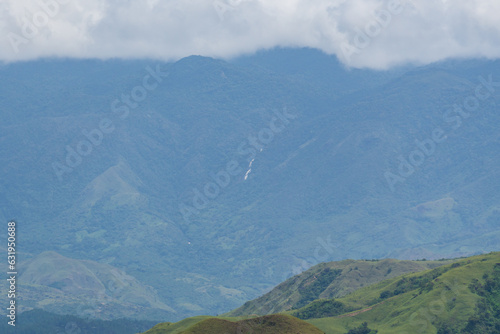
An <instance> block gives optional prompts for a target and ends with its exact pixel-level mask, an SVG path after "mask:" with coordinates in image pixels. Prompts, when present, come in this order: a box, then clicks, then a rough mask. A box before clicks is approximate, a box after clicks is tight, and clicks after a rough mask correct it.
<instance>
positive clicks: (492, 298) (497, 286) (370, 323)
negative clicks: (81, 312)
mask: <svg viewBox="0 0 500 334" xmlns="http://www.w3.org/2000/svg"><path fill="white" fill-rule="evenodd" d="M440 264H441V265H440ZM342 265H343V266H344V269H343V270H344V271H346V270H347V272H348V273H349V272H352V271H354V268H357V269H356V270H357V271H358V274H359V276H360V277H365V280H367V281H368V280H369V279H368V278H369V277H370V273H379V272H380V271H381V269H382V268H386V267H387V266H388V267H389V268H393V270H391V272H390V273H389V274H392V271H397V270H407V269H408V268H413V269H415V268H416V267H418V266H421V267H422V268H432V269H424V270H421V271H419V272H412V273H406V274H403V275H399V276H397V277H391V278H388V279H385V280H379V282H377V283H374V284H371V285H367V286H365V287H362V288H358V289H355V291H353V292H351V293H349V294H346V295H345V296H344V297H341V298H336V299H331V298H330V299H328V298H321V299H317V300H314V301H312V302H310V303H308V304H307V305H305V306H304V307H301V308H298V309H293V310H289V311H286V312H284V313H279V314H273V315H270V316H261V317H258V316H256V315H248V316H246V317H228V316H227V315H228V314H231V315H234V314H236V313H238V312H243V311H248V310H250V309H251V308H253V309H257V310H261V309H263V308H262V307H259V305H258V300H255V301H251V302H249V303H247V304H245V305H246V307H245V308H239V309H237V310H234V311H232V312H229V313H228V314H226V315H224V316H221V317H208V316H204V317H193V318H188V319H184V320H182V321H180V322H178V323H174V324H172V323H163V324H159V325H157V326H155V327H154V328H152V329H151V330H150V331H148V332H146V334H181V333H186V334H187V333H225V332H227V333H233V332H234V333H236V332H235V330H236V329H238V328H239V329H240V331H239V332H238V333H245V331H244V330H245V329H246V328H247V327H246V326H254V327H250V328H251V329H252V330H254V332H252V331H249V333H295V332H293V331H290V330H289V329H286V328H287V327H286V326H288V325H287V323H288V322H290V321H291V322H292V323H293V324H295V325H294V326H299V325H298V324H299V323H300V322H296V320H295V319H296V318H299V319H302V320H304V321H307V322H308V323H309V324H312V325H314V326H316V327H317V328H319V329H320V330H321V331H323V332H324V333H326V334H346V333H348V332H350V333H368V332H369V330H373V331H377V330H378V333H384V334H385V333H387V334H391V333H398V334H410V333H424V334H425V333H429V334H431V333H432V334H436V333H438V334H490V333H491V334H494V333H500V252H496V253H490V254H484V255H478V256H473V257H468V258H462V259H455V260H446V261H395V260H381V261H352V260H348V261H342V262H332V263H324V264H321V265H318V266H315V267H313V268H311V269H310V270H308V271H307V272H304V273H303V274H301V275H297V276H295V277H293V278H292V279H289V280H287V281H286V282H284V283H282V284H280V285H279V286H278V287H276V288H275V289H273V290H272V291H271V292H272V293H269V294H268V295H269V296H272V297H273V298H274V297H275V296H276V295H277V294H278V293H279V292H281V293H283V294H284V296H283V297H282V298H281V299H280V300H286V298H290V297H286V296H295V297H293V298H295V299H294V300H295V301H296V300H297V299H296V296H302V297H303V296H304V294H301V292H299V291H298V290H299V289H300V288H299V287H300V286H302V287H304V286H310V287H311V286H314V282H323V283H322V284H321V289H318V290H315V289H312V288H311V290H310V291H313V292H314V293H317V292H318V291H319V290H322V291H334V290H335V286H334V285H335V282H336V283H337V284H347V283H346V282H344V281H342V280H338V277H340V275H343V273H340V274H339V273H338V272H335V270H336V269H334V266H337V267H338V268H340V266H342ZM412 265H413V266H412ZM351 267H353V268H352V269H353V270H350V269H351ZM377 267H378V269H377ZM327 269H328V270H327ZM375 269H376V270H375ZM332 273H335V274H332ZM389 274H387V275H388V276H389ZM311 275H312V276H313V277H315V281H314V282H313V283H311V282H310V281H309V280H308V279H309V277H310V276H311ZM375 276H376V275H375ZM332 277H333V279H332ZM329 279H332V281H330V282H329V283H328V280H329ZM346 281H347V279H346ZM304 282H308V284H305V285H304V284H302V283H304ZM292 283H294V284H292ZM301 284H302V285H301ZM351 288H353V287H351ZM353 289H354V288H353ZM337 290H338V291H345V290H341V289H337ZM328 293H331V292H328ZM321 294H322V293H320V295H321ZM278 299H279V298H275V299H273V300H274V303H275V305H277V306H276V307H281V306H282V305H284V304H283V303H281V304H280V303H277V302H276V301H277V300H278ZM259 300H263V301H264V302H267V304H265V305H270V302H269V301H266V299H265V298H263V299H262V297H261V298H259ZM295 305H298V303H296V304H295ZM285 315H286V316H293V317H288V318H278V319H281V320H280V321H281V322H279V321H276V320H275V319H276V318H274V317H277V316H279V317H282V316H285ZM294 317H296V318H294ZM273 319H274V320H273ZM285 320H286V321H285ZM292 320H293V321H292ZM270 322H275V323H277V324H279V326H275V327H273V330H278V331H268V330H271V328H269V327H270V326H269V324H270ZM365 323H366V325H365ZM256 324H257V325H256ZM294 328H295V327H294ZM296 328H302V327H300V326H299V327H296ZM242 330H243V331H242ZM297 333H302V332H297ZM307 333H308V332H307ZM313 333H315V332H313Z"/></svg>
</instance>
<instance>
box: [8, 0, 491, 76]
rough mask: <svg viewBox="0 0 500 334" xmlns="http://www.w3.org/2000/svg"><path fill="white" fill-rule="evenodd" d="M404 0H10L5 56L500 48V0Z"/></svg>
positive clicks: (369, 62) (396, 59)
mask: <svg viewBox="0 0 500 334" xmlns="http://www.w3.org/2000/svg"><path fill="white" fill-rule="evenodd" d="M397 1H398V0H315V1H311V0H147V1H136V0H3V1H2V2H1V3H0V60H4V61H16V60H27V59H34V58H38V57H48V56H60V57H92V58H111V57H122V58H131V57H132V58H159V59H164V60H176V59H179V58H182V57H185V56H189V55H192V54H199V55H206V56H213V57H223V58H226V57H232V56H236V55H240V54H244V53H251V52H254V51H257V50H259V49H262V48H272V47H274V46H293V47H313V48H319V49H321V50H324V51H325V52H327V53H331V54H333V53H334V54H337V55H338V56H339V58H340V59H341V60H342V61H344V62H346V63H348V65H350V66H355V67H372V68H386V67H389V66H392V65H396V64H402V63H406V62H416V63H428V62H433V61H437V60H441V59H445V58H450V57H488V58H497V57H499V56H500V1H498V0H454V1H450V0H413V1H412V2H410V1H405V0H401V2H404V4H403V5H402V7H401V8H397V7H394V2H397ZM41 4H46V6H45V10H43V9H42V7H43V6H42V5H41ZM391 6H393V7H391ZM377 13H378V15H379V22H380V23H378V24H377V23H376V22H377V21H376V20H375V15H376V14H377ZM387 13H389V16H387ZM37 25H38V26H37ZM366 33H368V35H371V36H366V35H365V36H363V35H364V34H366ZM16 49H17V50H16ZM16 51H17V52H16ZM346 56H347V57H346Z"/></svg>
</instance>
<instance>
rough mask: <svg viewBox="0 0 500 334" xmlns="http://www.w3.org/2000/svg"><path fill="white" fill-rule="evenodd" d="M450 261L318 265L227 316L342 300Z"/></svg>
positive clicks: (346, 262)
mask: <svg viewBox="0 0 500 334" xmlns="http://www.w3.org/2000/svg"><path fill="white" fill-rule="evenodd" d="M449 262H450V261H400V260H393V259H385V260H380V261H366V260H344V261H338V262H328V263H321V264H318V265H316V266H314V267H312V268H310V269H309V270H307V271H305V272H303V273H302V274H299V275H296V276H294V277H292V278H290V279H288V280H286V281H285V282H283V283H281V284H280V285H278V286H277V287H276V288H274V289H273V290H271V291H270V292H268V293H266V294H265V295H263V296H261V297H259V298H257V299H255V300H252V301H249V302H247V303H245V304H244V305H243V306H241V307H240V308H238V309H236V310H234V311H231V312H229V313H227V314H225V315H227V316H244V315H251V314H259V315H264V314H272V313H279V312H283V311H288V310H292V309H296V308H300V307H303V306H305V305H307V304H308V303H310V302H312V301H313V300H315V299H319V298H338V297H343V296H345V295H347V294H349V293H351V292H354V291H356V290H358V289H359V288H362V287H365V286H369V285H371V284H374V283H377V282H380V281H383V280H385V279H389V278H393V277H397V276H400V275H403V274H406V273H411V272H419V271H423V270H426V269H432V268H436V267H438V266H442V265H445V264H447V263H449Z"/></svg>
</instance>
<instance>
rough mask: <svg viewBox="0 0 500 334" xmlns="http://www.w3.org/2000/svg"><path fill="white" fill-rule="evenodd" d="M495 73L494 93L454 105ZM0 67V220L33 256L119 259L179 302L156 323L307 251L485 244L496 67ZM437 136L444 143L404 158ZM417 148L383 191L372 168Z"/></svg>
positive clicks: (496, 119)
mask: <svg viewBox="0 0 500 334" xmlns="http://www.w3.org/2000/svg"><path fill="white" fill-rule="evenodd" d="M250 58H252V57H250ZM269 59H271V60H269ZM279 59H282V61H279ZM259 64H260V65H259ZM310 64H314V65H310ZM299 65H300V66H299ZM151 73H153V74H154V75H153V74H151ZM490 75H491V80H492V81H493V83H491V85H490V86H488V87H487V88H484V89H481V90H480V92H482V93H485V92H486V91H487V92H490V90H491V92H490V93H491V94H490V96H489V97H488V98H486V99H484V100H481V101H480V105H479V106H478V108H477V109H476V110H475V111H474V112H472V111H471V112H470V116H465V114H463V115H460V114H457V111H456V110H455V111H454V105H455V104H462V105H463V103H464V102H465V101H468V102H471V101H472V102H474V101H475V100H471V99H470V98H471V97H474V94H475V91H476V88H477V86H478V85H479V84H480V83H481V79H479V76H481V77H482V78H483V79H484V80H486V81H488V80H490V79H489V78H490V77H489V76H490ZM0 76H1V77H2V81H1V82H0V119H1V122H0V170H1V172H2V174H1V175H2V178H1V179H0V204H1V207H0V219H1V220H3V221H7V220H8V219H17V220H18V222H19V224H20V226H22V229H23V230H24V234H23V238H24V239H23V240H24V244H23V251H24V252H26V254H28V255H29V256H30V257H33V256H36V255H37V254H40V253H41V252H43V251H56V252H58V253H60V254H64V255H65V256H68V257H71V258H76V259H89V260H93V261H97V262H100V263H107V264H110V265H112V266H115V267H118V268H123V269H124V270H126V272H127V274H128V275H131V276H133V277H135V278H136V279H138V280H140V281H141V282H144V284H146V285H150V286H152V287H154V288H155V289H156V290H157V291H158V296H159V299H160V301H161V302H162V303H164V304H165V305H168V306H170V307H172V308H173V309H175V311H176V313H175V315H172V318H171V319H165V320H171V321H174V320H178V319H181V318H183V317H187V316H192V315H198V314H217V313H222V312H226V311H228V310H231V309H234V308H235V307H238V306H240V305H242V304H243V303H244V302H245V301H248V300H251V299H254V298H256V297H257V296H260V295H262V294H263V293H264V292H265V291H269V289H270V288H272V287H274V286H275V285H276V284H278V283H280V282H283V281H284V280H285V279H286V278H288V277H291V276H292V275H293V274H296V273H298V272H301V271H303V270H306V269H308V268H309V267H310V266H312V265H315V264H317V263H320V262H325V261H333V260H341V259H346V258H354V259H362V258H389V257H392V258H399V259H421V258H428V259H436V258H442V257H458V256H466V255H471V254H476V253H478V252H483V251H490V250H494V249H496V247H497V246H498V244H499V240H500V231H499V226H498V218H499V217H500V194H499V193H498V188H499V185H500V174H499V173H498V168H497V166H498V165H499V164H500V160H499V159H500V151H499V150H500V145H498V142H499V134H498V124H500V115H499V114H498V112H497V109H498V108H497V106H498V105H499V103H500V89H498V84H497V81H498V80H499V79H498V78H500V62H495V61H487V60H473V61H466V62H464V61H451V62H444V63H441V64H434V65H431V66H425V67H411V68H405V69H397V70H393V71H389V72H373V71H352V72H350V71H347V70H346V69H344V68H342V67H340V66H339V64H338V61H336V59H335V58H333V57H327V56H324V55H321V53H319V52H317V51H314V50H279V51H276V50H270V51H268V53H264V55H263V56H262V55H256V56H255V58H253V59H250V60H248V59H247V60H245V61H242V62H241V63H238V61H234V62H224V61H220V60H216V59H210V58H204V57H188V58H186V59H182V60H181V61H179V62H176V63H174V64H163V63H159V64H156V63H154V62H152V61H147V60H141V61H98V60H88V61H77V60H53V59H52V60H40V61H37V62H27V63H19V64H11V65H6V66H2V67H1V68H0ZM155 78H156V79H155ZM145 79H148V80H145ZM144 82H146V84H147V86H148V87H149V88H151V90H149V89H148V88H145V87H143V84H144ZM155 84H158V85H157V86H156V85H155ZM153 86H154V87H155V88H153ZM141 87H142V89H141ZM144 89H145V91H146V93H147V96H142V95H141V92H144ZM485 89H486V90H485ZM132 95H134V96H135V100H133V101H128V103H127V96H128V97H129V98H131V96H132ZM122 100H124V101H125V102H124V101H122ZM116 101H118V102H116ZM469 109H474V108H469ZM277 114H278V115H280V116H279V117H278V116H277ZM285 114H286V115H287V116H285ZM459 116H460V117H459ZM279 120H281V122H280V121H279ZM459 121H460V122H461V123H460V124H459V123H458V122H459ZM110 122H111V123H110ZM273 125H274V126H273ZM276 126H278V127H279V128H277V127H276ZM271 128H274V129H275V131H273V130H271ZM436 129H441V130H443V132H444V136H445V137H446V139H445V140H444V141H441V142H439V144H436V146H435V147H433V149H432V150H430V149H429V150H426V152H427V153H428V154H426V153H413V152H414V151H415V150H418V149H419V148H418V145H417V144H416V141H417V140H418V141H419V142H421V141H424V140H428V139H429V138H432V136H433V131H434V130H436ZM96 131H100V132H101V133H102V134H103V136H102V138H101V137H100V135H99V132H96ZM103 131H104V132H103ZM443 138H444V137H443ZM78 150H79V151H80V152H81V153H82V154H81V155H80V158H81V161H80V160H79V159H78V158H77V157H76V156H75V154H76V153H74V152H75V151H78ZM77 153H78V152H77ZM415 154H416V155H419V154H420V155H419V156H420V158H422V154H424V158H425V161H423V162H422V163H420V162H416V164H418V166H417V167H416V168H414V170H413V171H412V172H411V173H410V172H408V173H407V174H411V175H407V176H405V177H404V180H403V181H401V182H398V183H397V184H396V185H395V187H394V191H391V188H390V186H389V185H388V183H387V180H386V178H385V176H384V175H385V173H386V172H388V171H390V172H392V173H397V174H398V173H399V171H398V170H399V169H398V168H399V167H400V158H404V159H406V160H408V159H409V158H410V155H412V157H414V158H415V157H416V155H415ZM68 161H69V164H68ZM55 163H56V164H60V165H56V166H58V168H61V167H60V166H66V167H67V168H69V170H68V169H62V170H61V169H59V170H58V169H57V168H56V170H55V169H54V164H55ZM235 163H237V164H235ZM69 165H71V166H73V167H71V166H69ZM228 169H229V171H230V172H232V174H231V175H230V176H231V177H230V180H229V182H227V181H228V180H227V174H225V173H224V172H226V173H227V170H228ZM61 171H64V173H63V175H59V176H61V177H58V175H57V174H56V173H57V172H59V173H60V172H61ZM398 175H399V174H398ZM224 176H226V179H224ZM61 178H62V180H60V179H61ZM214 178H215V179H214ZM217 182H218V183H217ZM218 184H220V186H218ZM217 186H218V188H217ZM206 189H208V190H206ZM206 191H207V192H208V197H207V196H206V194H205V192H206ZM200 194H203V196H201V195H200ZM186 208H187V209H186ZM186 210H187V211H186ZM184 218H186V219H184ZM20 233H21V232H20ZM325 240H329V241H328V244H329V245H331V247H330V246H328V247H327V248H326V249H325V248H324V247H323V245H324V244H325ZM221 259H223V260H221ZM297 267H299V269H296V268H297ZM20 284H22V282H20ZM90 301H92V300H90ZM138 316H139V315H138ZM140 316H143V315H140Z"/></svg>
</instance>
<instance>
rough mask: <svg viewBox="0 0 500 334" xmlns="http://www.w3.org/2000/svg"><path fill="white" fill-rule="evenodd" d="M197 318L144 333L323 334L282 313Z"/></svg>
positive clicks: (305, 323)
mask: <svg viewBox="0 0 500 334" xmlns="http://www.w3.org/2000/svg"><path fill="white" fill-rule="evenodd" d="M199 320H201V319H200V317H196V318H191V320H190V321H186V322H184V323H183V324H177V325H176V324H171V323H165V324H159V325H157V326H155V327H153V328H152V329H151V330H149V331H147V332H145V333H144V334H174V333H175V334H221V333H225V334H233V333H234V334H236V333H259V334H279V333H290V334H291V333H294V334H323V332H322V331H321V330H319V329H318V328H316V327H315V326H313V325H311V324H309V323H307V322H305V321H303V320H300V319H297V318H294V317H291V316H289V315H283V314H280V315H268V316H263V317H257V318H251V319H245V320H239V321H230V320H225V319H221V318H208V319H204V320H201V321H199ZM193 321H194V322H196V323H195V324H193V325H191V326H189V327H188V328H185V326H186V324H190V323H192V322H193ZM183 328H185V329H183Z"/></svg>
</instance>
